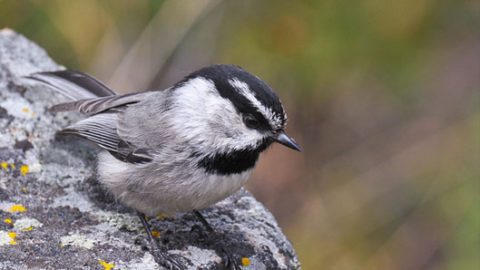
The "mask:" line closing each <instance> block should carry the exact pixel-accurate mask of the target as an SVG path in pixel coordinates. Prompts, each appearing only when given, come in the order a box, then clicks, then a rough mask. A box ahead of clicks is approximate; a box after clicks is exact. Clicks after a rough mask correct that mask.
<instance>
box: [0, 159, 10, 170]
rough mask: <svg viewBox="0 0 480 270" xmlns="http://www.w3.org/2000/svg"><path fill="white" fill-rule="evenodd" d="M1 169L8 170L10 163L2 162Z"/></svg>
mask: <svg viewBox="0 0 480 270" xmlns="http://www.w3.org/2000/svg"><path fill="white" fill-rule="evenodd" d="M0 167H2V169H4V170H5V171H6V170H8V163H7V162H5V161H2V162H0Z"/></svg>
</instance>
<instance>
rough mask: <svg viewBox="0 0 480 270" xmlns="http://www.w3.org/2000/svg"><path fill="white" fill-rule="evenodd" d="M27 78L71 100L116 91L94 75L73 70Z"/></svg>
mask: <svg viewBox="0 0 480 270" xmlns="http://www.w3.org/2000/svg"><path fill="white" fill-rule="evenodd" d="M26 78H29V79H33V80H36V81H39V82H42V83H45V84H47V85H49V86H50V87H52V88H53V89H55V90H56V91H58V92H59V93H61V94H63V95H64V96H66V97H68V98H69V99H71V100H80V99H90V98H97V97H106V96H114V95H116V93H115V92H114V91H113V90H111V89H110V88H108V87H107V86H105V85H104V84H103V83H101V82H100V81H98V80H97V79H95V78H93V77H92V76H90V75H88V74H85V73H82V72H78V71H72V70H60V71H52V72H39V73H34V74H32V75H30V76H27V77H26Z"/></svg>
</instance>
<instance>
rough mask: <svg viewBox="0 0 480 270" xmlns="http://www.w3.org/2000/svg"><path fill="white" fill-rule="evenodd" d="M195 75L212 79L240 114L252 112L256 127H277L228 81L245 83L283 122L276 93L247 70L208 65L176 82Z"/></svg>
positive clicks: (222, 95)
mask: <svg viewBox="0 0 480 270" xmlns="http://www.w3.org/2000/svg"><path fill="white" fill-rule="evenodd" d="M197 77H203V78H205V79H208V80H210V81H212V82H213V83H214V84H215V87H216V88H217V91H218V93H219V94H220V96H221V97H223V98H225V99H228V100H230V101H231V102H232V104H233V106H234V107H235V108H236V110H237V111H238V112H240V113H241V114H242V115H247V114H252V115H253V116H254V117H255V119H257V120H258V121H259V123H260V124H259V128H258V129H264V130H271V129H273V128H277V127H271V126H270V122H269V121H268V120H267V119H266V118H265V116H264V115H263V114H262V113H261V112H260V111H259V109H258V108H256V107H255V106H254V105H253V104H252V103H251V101H250V100H248V98H246V97H245V96H244V95H242V94H241V93H239V91H238V90H237V89H236V88H234V86H232V85H231V83H230V82H229V81H231V80H238V81H240V82H242V83H245V84H247V86H248V87H249V89H250V91H251V92H252V94H253V95H254V96H255V98H256V99H257V100H258V101H259V102H260V103H261V104H262V105H263V106H265V107H266V108H269V109H271V110H272V112H273V113H274V114H275V115H280V116H281V117H280V124H281V125H283V124H284V122H285V119H284V117H283V115H284V112H283V108H282V105H281V103H280V100H279V99H278V97H277V95H276V94H275V93H274V92H273V91H272V89H271V88H270V87H269V86H268V85H267V84H266V83H264V82H263V81H262V80H260V79H259V78H257V77H255V76H253V75H252V74H250V73H248V72H247V71H245V70H243V69H241V68H240V67H237V66H232V65H213V66H209V67H206V68H203V69H200V70H198V71H196V72H194V73H192V74H190V75H189V76H187V77H186V78H185V79H184V80H183V81H181V82H179V83H178V84H181V83H184V82H186V81H188V80H190V79H193V78H197ZM178 84H177V85H178Z"/></svg>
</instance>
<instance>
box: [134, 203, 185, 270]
mask: <svg viewBox="0 0 480 270" xmlns="http://www.w3.org/2000/svg"><path fill="white" fill-rule="evenodd" d="M137 215H138V217H139V218H140V221H142V225H143V228H144V229H145V231H146V232H147V236H148V242H149V243H150V252H151V253H152V255H153V257H154V258H155V262H157V263H158V264H159V265H161V266H163V267H166V268H167V269H176V270H177V269H178V270H181V269H184V268H185V267H183V266H182V265H181V263H180V262H178V261H177V260H175V259H174V258H173V257H171V256H169V255H168V254H167V253H166V252H164V251H162V250H161V249H160V247H159V246H158V243H157V241H156V240H155V238H153V235H152V231H151V230H150V226H149V225H148V222H147V219H146V218H145V214H143V213H140V212H137Z"/></svg>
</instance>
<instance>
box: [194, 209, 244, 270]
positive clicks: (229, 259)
mask: <svg viewBox="0 0 480 270" xmlns="http://www.w3.org/2000/svg"><path fill="white" fill-rule="evenodd" d="M193 213H194V214H195V216H197V218H198V219H199V220H200V222H202V224H203V226H205V228H206V229H207V231H208V232H209V236H210V239H211V240H217V239H218V238H219V236H220V235H219V234H218V232H216V231H215V230H214V229H213V227H212V226H211V225H210V224H209V223H208V221H207V220H206V219H205V218H204V217H203V215H202V214H201V213H200V212H199V211H197V210H194V211H193ZM219 246H220V251H221V253H222V259H223V263H224V265H225V267H226V268H229V269H234V270H236V269H241V268H240V265H239V263H238V260H236V259H235V256H233V255H232V254H231V253H230V252H229V251H227V250H226V249H225V246H224V245H219Z"/></svg>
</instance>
